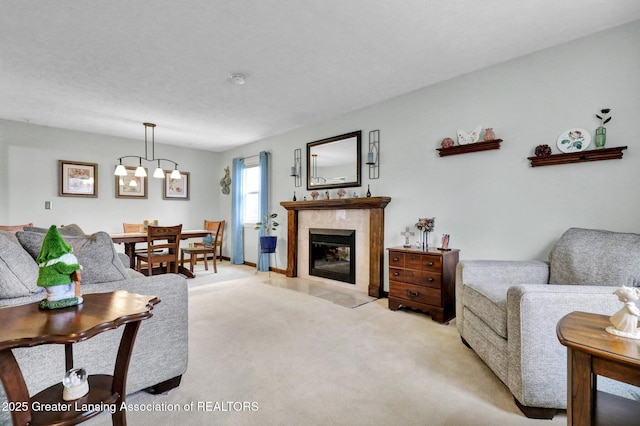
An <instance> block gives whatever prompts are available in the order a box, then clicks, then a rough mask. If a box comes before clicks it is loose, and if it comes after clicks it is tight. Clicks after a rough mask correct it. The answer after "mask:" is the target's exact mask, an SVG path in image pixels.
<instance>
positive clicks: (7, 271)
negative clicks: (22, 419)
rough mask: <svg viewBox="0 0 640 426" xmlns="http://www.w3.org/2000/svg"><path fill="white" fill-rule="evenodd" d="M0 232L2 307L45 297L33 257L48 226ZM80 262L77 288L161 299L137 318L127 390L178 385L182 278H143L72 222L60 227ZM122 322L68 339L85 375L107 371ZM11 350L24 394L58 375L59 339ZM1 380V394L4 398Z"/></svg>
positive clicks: (182, 362) (182, 357)
mask: <svg viewBox="0 0 640 426" xmlns="http://www.w3.org/2000/svg"><path fill="white" fill-rule="evenodd" d="M25 229H26V230H25V231H22V232H17V233H15V234H14V233H12V232H5V231H0V307H5V306H12V305H20V304H25V303H30V302H37V301H39V300H41V299H43V298H44V293H43V289H42V288H40V287H37V285H36V281H37V277H38V266H37V264H36V262H35V260H34V258H35V257H36V256H37V254H38V252H39V250H40V245H41V244H42V239H43V238H44V235H45V234H44V233H45V232H46V229H44V230H43V229H38V228H31V229H30V228H25ZM60 232H61V234H62V235H63V237H64V239H65V240H66V241H67V242H68V243H69V244H71V246H72V247H73V248H74V254H75V255H76V257H77V258H78V261H79V262H78V263H80V265H82V266H83V270H82V285H81V288H82V292H83V293H84V294H89V293H104V292H110V291H115V290H127V291H129V292H131V293H138V294H144V295H155V296H157V297H158V298H159V299H160V301H161V302H160V303H159V304H157V305H156V306H155V307H154V309H153V310H152V314H153V316H152V317H151V318H149V319H147V320H145V321H142V323H141V325H140V329H139V331H138V335H137V337H136V342H135V345H134V347H133V354H132V356H131V362H130V365H129V373H128V376H127V393H129V394H130V393H133V392H136V391H140V390H143V389H146V390H148V391H150V392H152V393H160V392H165V391H168V390H169V389H172V388H174V387H176V386H178V385H179V384H180V379H181V376H182V374H183V373H184V372H185V371H186V369H187V337H188V328H187V327H188V318H187V315H188V310H187V309H188V300H187V283H186V280H185V279H184V278H183V277H181V276H179V275H175V274H168V275H158V276H153V277H144V276H142V274H139V273H138V272H135V271H133V270H131V269H128V268H126V267H125V266H124V264H123V262H122V261H121V259H120V255H119V254H118V253H116V251H115V249H114V247H113V242H112V241H111V238H110V237H109V235H108V234H106V233H104V232H98V233H95V234H93V235H84V234H83V233H82V231H81V230H79V228H77V227H74V226H69V227H63V228H60ZM123 329H124V327H119V328H118V329H116V330H112V331H107V332H105V333H101V334H99V335H97V336H95V337H93V338H91V339H89V340H86V341H84V342H80V343H77V344H75V345H74V348H73V354H74V365H75V366H76V367H84V368H85V369H86V370H87V373H89V374H112V373H113V368H114V364H115V358H116V353H117V349H118V345H119V343H120V336H121V335H122V331H123ZM14 355H15V357H16V359H17V361H18V363H19V365H20V369H21V370H22V372H23V374H24V377H25V380H26V383H27V387H28V389H29V393H30V394H32V395H33V394H35V393H37V392H39V391H41V390H43V389H45V388H47V387H49V386H51V385H52V384H55V383H58V382H60V381H61V380H62V377H63V376H64V372H65V366H64V345H42V346H36V347H33V348H19V349H16V350H14ZM5 400H6V397H5V394H4V389H2V388H1V387H0V401H5ZM8 423H10V412H7V411H2V412H0V424H8Z"/></svg>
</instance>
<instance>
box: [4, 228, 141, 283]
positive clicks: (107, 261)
mask: <svg viewBox="0 0 640 426" xmlns="http://www.w3.org/2000/svg"><path fill="white" fill-rule="evenodd" d="M65 228H66V226H65ZM61 229H64V228H61ZM45 235H46V234H43V233H40V232H30V231H22V232H18V233H16V236H17V237H18V240H19V241H20V244H22V246H23V247H24V248H25V250H26V251H27V252H28V253H29V254H30V255H31V257H33V258H34V259H35V258H36V257H38V254H39V253H40V248H41V247H42V241H43V240H44V237H45ZM62 237H63V238H64V240H65V241H66V242H67V243H68V244H70V245H71V247H73V254H74V255H75V256H76V257H77V258H78V263H79V264H80V265H81V266H82V273H81V274H82V284H96V283H103V282H109V281H121V280H126V279H129V274H128V273H127V270H126V268H125V267H124V265H123V264H122V261H121V260H120V257H119V256H118V253H117V252H116V250H115V247H114V246H113V241H112V240H111V237H110V236H109V234H107V233H106V232H96V233H95V234H93V235H82V236H76V235H62Z"/></svg>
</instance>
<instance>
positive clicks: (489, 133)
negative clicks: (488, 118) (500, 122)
mask: <svg viewBox="0 0 640 426" xmlns="http://www.w3.org/2000/svg"><path fill="white" fill-rule="evenodd" d="M495 139H496V134H495V133H494V132H493V128H492V127H487V128H486V130H485V131H484V140H485V141H492V140H495Z"/></svg>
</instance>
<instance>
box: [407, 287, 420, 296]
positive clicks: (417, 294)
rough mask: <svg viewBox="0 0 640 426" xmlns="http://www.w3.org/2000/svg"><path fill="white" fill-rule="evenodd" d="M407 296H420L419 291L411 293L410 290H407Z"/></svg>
mask: <svg viewBox="0 0 640 426" xmlns="http://www.w3.org/2000/svg"><path fill="white" fill-rule="evenodd" d="M407 296H409V297H418V296H420V292H419V291H416V292H411V290H409V289H407Z"/></svg>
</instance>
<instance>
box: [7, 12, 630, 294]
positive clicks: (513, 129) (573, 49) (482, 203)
mask: <svg viewBox="0 0 640 426" xmlns="http://www.w3.org/2000/svg"><path fill="white" fill-rule="evenodd" d="M638 46H640V22H635V23H632V24H629V25H625V26H622V27H619V28H616V29H613V30H609V31H607V32H603V33H600V34H596V35H594V36H590V37H587V38H584V39H580V40H576V41H573V42H571V43H567V44H564V45H561V46H558V47H555V48H551V49H547V50H544V51H541V52H538V53H535V54H532V55H528V56H525V57H522V58H519V59H516V60H512V61H509V62H506V63H503V64H499V65H497V66H494V67H491V68H487V69H484V70H481V71H478V72H475V73H472V74H468V75H463V76H461V77H458V78H455V79H452V80H449V81H446V82H443V83H441V84H438V85H435V86H431V87H427V88H424V89H421V90H418V91H415V92H412V93H409V94H406V95H403V96H400V97H397V98H394V99H391V100H388V101H386V102H383V103H380V104H377V105H372V106H370V107H368V108H365V109H362V110H359V111H355V112H352V113H350V114H345V115H342V116H339V117H336V118H334V119H332V120H329V121H326V122H323V123H319V124H316V125H313V126H309V127H306V128H303V129H298V130H295V131H292V132H288V133H286V134H283V135H279V136H275V137H271V138H267V139H264V140H261V141H258V142H256V143H253V144H250V145H247V146H243V147H240V148H237V149H233V150H229V151H226V152H224V153H220V154H215V153H210V152H205V151H198V150H190V149H179V148H176V147H171V146H168V145H161V144H158V147H157V152H159V153H162V156H163V157H168V158H172V159H175V160H176V161H178V162H179V163H180V167H181V168H182V169H184V170H187V171H190V172H191V173H192V174H191V178H192V182H191V201H190V202H188V203H187V202H180V201H163V200H162V193H161V185H160V183H159V182H157V183H156V182H153V179H151V183H150V186H149V199H148V200H121V199H116V198H115V195H114V191H115V188H114V185H115V183H114V178H113V174H112V172H113V168H114V167H115V164H116V158H117V157H119V156H122V155H127V154H135V153H136V152H141V151H142V150H143V149H144V145H143V140H142V139H141V140H136V141H134V140H126V139H119V138H112V137H107V136H101V135H94V134H89V133H80V132H74V131H68V130H61V129H53V128H47V127H41V126H35V125H28V124H24V123H17V122H11V121H2V120H0V200H2V203H1V204H0V223H2V224H5V223H6V224H15V223H23V222H27V221H33V222H34V223H35V224H37V225H44V226H46V225H48V224H52V223H56V224H64V223H72V222H76V223H78V224H79V225H80V226H82V227H83V228H85V229H86V230H87V231H88V232H92V231H96V230H107V231H118V230H120V229H121V224H122V222H124V221H137V220H142V219H145V218H148V219H153V218H158V219H159V220H160V222H161V223H166V224H168V223H173V222H177V221H180V222H182V223H184V224H185V227H199V226H201V225H200V224H201V223H202V220H203V219H204V218H221V219H226V220H230V218H231V197H230V196H226V195H222V194H221V192H220V187H219V184H218V182H219V180H220V179H221V178H222V177H223V175H224V170H223V169H224V167H225V166H230V165H231V161H232V159H233V158H234V157H248V156H253V155H256V154H258V152H260V151H261V150H266V151H270V152H271V153H272V157H271V164H272V171H271V183H270V186H271V208H270V209H271V211H273V212H276V213H278V215H279V219H280V222H281V223H282V224H283V226H281V227H280V229H279V230H278V231H277V232H276V235H278V236H279V237H280V238H279V242H278V244H279V245H278V253H277V265H278V267H279V268H284V267H285V266H286V258H287V253H286V235H287V233H286V211H285V210H284V209H283V208H282V207H281V206H280V201H283V200H291V199H292V196H293V192H294V191H296V194H297V197H298V199H299V200H301V199H302V198H303V197H304V196H307V198H309V199H310V198H311V197H310V196H309V194H310V191H306V185H305V182H306V173H307V170H306V166H304V167H303V177H302V182H303V187H301V188H295V187H294V179H293V178H292V177H291V176H289V172H290V167H291V166H292V165H293V150H294V149H295V148H302V149H303V158H304V157H305V154H304V152H305V151H306V144H307V143H308V142H311V141H316V140H320V139H324V138H328V137H331V136H336V135H341V134H344V133H348V132H352V131H356V130H362V131H363V140H364V141H366V140H368V139H367V135H368V132H369V131H370V130H374V129H380V138H381V142H380V144H381V154H380V166H381V172H380V179H378V180H371V181H369V180H368V169H367V166H365V165H363V169H362V172H363V179H362V182H363V186H362V187H361V188H357V189H356V190H357V191H358V192H359V193H360V195H361V196H364V193H366V190H367V185H368V184H370V185H371V192H372V193H373V195H384V196H391V197H392V201H391V203H390V204H389V206H388V207H387V209H386V228H385V240H386V244H387V246H397V245H400V244H402V242H403V237H402V236H401V235H400V232H401V231H403V230H404V228H405V227H406V226H411V227H412V229H414V230H415V228H413V225H414V223H415V222H416V221H417V219H418V218H419V217H426V216H429V217H431V216H435V217H436V228H435V232H434V234H436V235H435V238H434V241H435V240H438V239H439V236H440V235H441V234H442V233H449V234H451V243H450V246H451V247H455V248H459V249H461V254H460V256H461V258H462V259H476V258H499V259H541V260H544V259H546V258H547V256H548V252H549V249H550V248H551V246H552V245H553V244H554V242H555V241H556V240H557V238H558V237H559V236H560V235H561V234H562V232H563V231H564V230H566V229H567V228H569V227H572V226H577V227H589V228H599V229H609V230H615V231H624V232H640V229H639V226H638V220H637V212H638V211H640V195H639V194H638V189H637V182H640V167H639V158H640V149H639V148H640V141H639V140H638V138H637V130H636V128H637V126H638V119H639V117H640V96H639V95H640V78H639V77H638V76H640V55H638ZM381 60H384V58H381ZM460 60H461V61H462V60H464V58H460ZM372 90H373V89H372ZM605 107H608V108H612V116H613V119H612V121H611V122H610V123H609V125H608V143H607V144H608V146H621V145H627V146H628V147H629V149H628V150H626V151H624V158H623V159H622V160H610V161H599V162H594V163H584V164H570V165H560V166H550V167H540V168H531V167H530V164H529V161H528V160H527V158H526V157H528V156H531V155H533V150H534V148H535V147H536V145H539V144H545V143H546V144H549V145H551V146H552V147H554V149H555V141H556V138H557V137H558V135H559V134H560V133H562V132H563V131H564V130H567V129H569V128H571V127H583V128H586V129H589V130H591V131H594V129H595V128H596V127H597V126H598V121H597V119H596V118H595V117H594V113H595V112H596V111H598V110H599V109H601V108H605ZM479 124H482V125H483V126H484V127H493V128H494V129H495V132H496V135H497V137H498V138H501V139H503V140H504V142H503V143H502V146H501V149H500V150H494V151H485V152H480V153H472V154H464V155H457V156H450V157H445V158H440V157H438V153H437V151H436V150H435V149H436V148H437V147H439V143H440V141H441V140H442V138H444V137H446V136H449V137H452V138H455V133H456V130H457V129H459V128H461V129H465V130H467V131H470V130H471V129H473V128H475V127H476V126H477V125H479ZM141 127H142V126H141ZM141 136H142V129H141ZM156 136H159V133H158V132H157V133H156ZM366 146H367V144H366V143H363V153H362V154H363V155H362V157H363V162H364V159H366ZM58 159H65V160H78V161H87V162H95V163H99V165H100V176H99V179H100V183H99V185H100V187H99V195H100V196H99V198H98V199H82V198H66V197H65V198H61V197H57V160H58ZM232 185H233V183H232ZM352 192H353V189H349V190H348V194H352ZM332 193H333V194H335V191H332ZM47 200H51V201H53V202H54V209H53V210H50V211H48V210H44V202H45V201H47ZM229 234H230V233H229V232H227V233H226V240H227V241H226V247H225V250H224V251H225V254H226V255H228V254H229V253H230V252H231V244H230V235H229ZM245 234H246V235H245V241H247V242H250V241H256V240H257V237H256V236H255V231H254V230H253V229H252V228H245ZM247 244H248V243H247ZM255 252H256V248H255V246H252V247H249V248H247V251H246V254H245V259H246V260H249V261H255V258H256V255H255ZM272 264H273V263H272ZM385 288H388V282H387V283H385Z"/></svg>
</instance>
